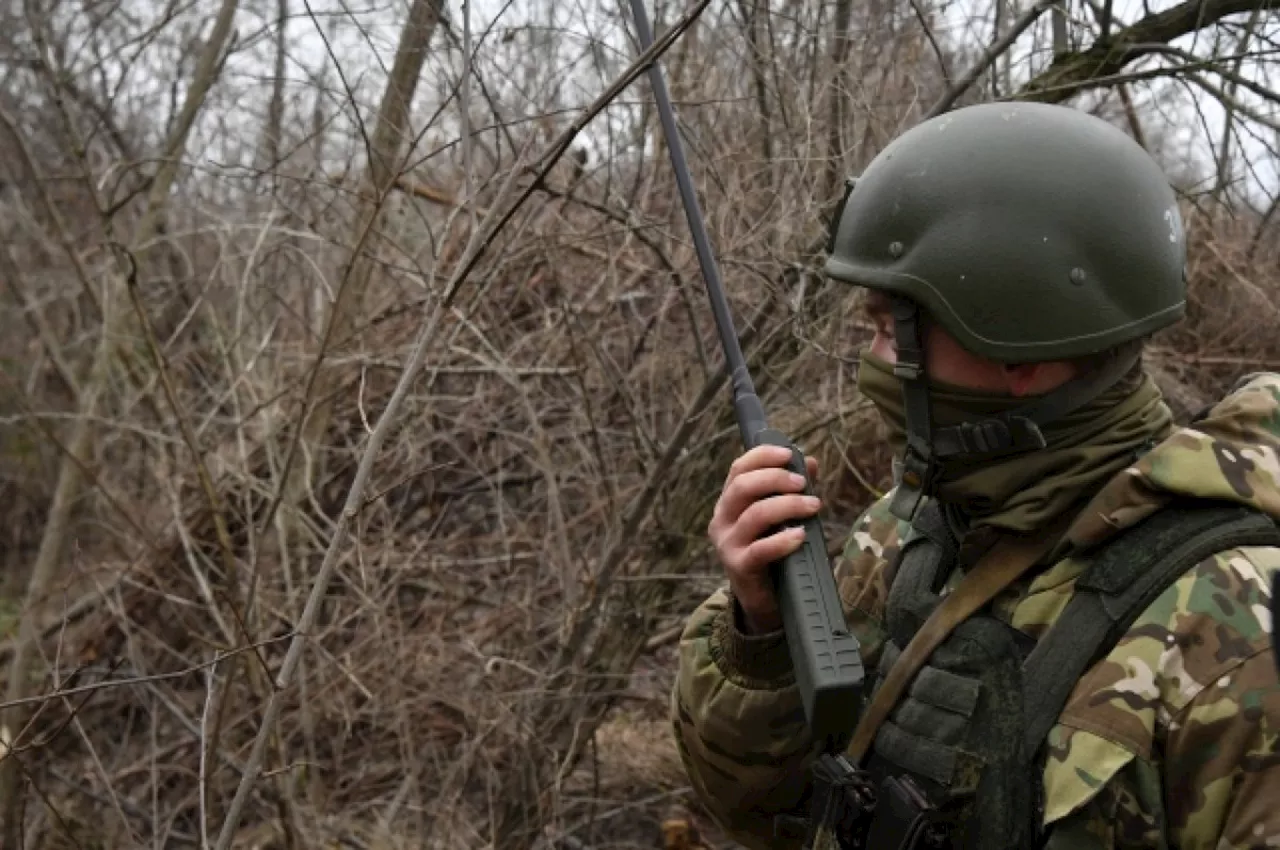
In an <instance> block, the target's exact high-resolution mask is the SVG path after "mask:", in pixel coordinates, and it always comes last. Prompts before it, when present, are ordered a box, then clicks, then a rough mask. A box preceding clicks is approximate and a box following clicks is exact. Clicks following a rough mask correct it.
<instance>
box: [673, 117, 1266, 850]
mask: <svg viewBox="0 0 1280 850" xmlns="http://www.w3.org/2000/svg"><path fill="white" fill-rule="evenodd" d="M829 247H830V257H829V259H828V261H827V266H826V270H827V273H828V274H829V275H830V276H831V277H833V278H835V279H837V280H840V281H844V282H847V283H849V284H852V285H856V286H860V287H865V288H866V289H867V298H866V302H865V309H866V311H867V315H868V318H869V319H870V321H871V322H872V323H873V324H874V327H875V335H874V338H873V340H872V341H871V343H870V345H869V347H868V348H867V349H866V350H865V351H864V352H862V355H861V358H860V367H859V374H858V384H859V388H860V390H861V392H862V393H863V394H864V395H865V396H866V397H867V398H869V399H870V400H871V401H873V402H874V403H875V405H876V407H877V408H878V410H879V413H880V415H881V417H882V418H883V420H884V422H885V424H886V426H887V428H888V432H889V434H890V440H891V442H892V445H893V446H894V448H895V451H896V459H895V464H894V467H895V468H894V484H895V486H894V488H893V490H891V492H890V493H889V494H888V495H886V496H885V497H884V498H882V499H880V500H879V501H878V502H876V503H875V504H873V505H872V506H871V507H870V508H869V509H868V510H867V511H866V512H865V513H864V514H863V516H862V517H860V518H859V519H858V520H857V522H856V523H855V524H854V526H853V529H852V531H851V533H850V536H849V538H848V542H847V545H846V546H845V547H844V549H843V554H842V556H841V557H840V558H839V559H838V560H837V562H836V566H835V571H836V581H837V586H838V587H839V590H840V596H841V600H842V603H843V607H844V613H845V617H846V619H847V621H848V625H849V628H850V630H851V631H852V632H853V634H854V635H855V636H856V637H857V638H858V640H859V642H860V644H861V649H862V653H863V661H864V664H865V666H866V669H867V673H868V676H867V687H866V688H865V689H864V696H863V701H862V704H863V709H862V712H861V714H860V716H859V717H852V718H850V719H849V723H850V726H851V727H853V725H854V724H858V726H857V732H856V734H855V735H854V738H853V743H852V744H851V745H850V747H849V757H850V759H851V761H853V763H854V764H856V765H857V766H859V767H860V768H861V769H864V770H865V771H866V772H867V775H869V776H871V777H872V778H873V779H874V780H875V781H876V782H877V783H878V786H879V789H880V793H881V795H882V799H881V802H880V804H878V805H877V806H876V807H875V810H874V812H873V813H871V814H870V815H869V816H868V817H869V818H870V819H871V823H872V827H871V833H870V834H871V835H872V836H874V840H870V839H868V846H870V847H872V848H874V850H880V848H881V847H883V848H885V850H892V848H895V847H906V846H925V845H921V844H915V845H913V844H911V843H910V840H911V839H910V838H909V837H908V835H907V831H908V829H909V828H910V825H911V823H912V818H913V817H915V816H917V815H924V816H927V818H928V819H929V820H931V821H933V822H936V823H938V824H941V826H942V832H941V834H942V836H944V839H945V840H944V842H943V844H942V846H947V847H955V848H961V847H962V848H966V850H969V848H983V850H987V848H996V849H997V850H998V849H999V848H1023V847H1047V848H1050V850H1068V848H1091V849H1092V848H1119V847H1126V848H1128V847H1148V848H1182V850H1190V848H1218V850H1227V848H1262V847H1273V846H1280V683H1278V682H1277V678H1276V665H1275V657H1274V655H1275V650H1274V649H1273V648H1272V644H1271V634H1270V629H1271V615H1270V612H1269V606H1270V605H1271V602H1272V600H1271V594H1272V580H1273V576H1275V574H1276V572H1277V570H1278V569H1280V532H1278V531H1277V527H1276V524H1275V523H1274V521H1273V518H1274V517H1280V455H1278V450H1280V374H1274V373H1261V374H1255V375H1249V376H1245V377H1244V378H1242V379H1241V380H1240V381H1239V382H1238V383H1237V385H1236V386H1235V387H1233V388H1232V390H1231V391H1230V392H1229V393H1228V394H1227V395H1226V396H1225V397H1224V398H1222V399H1221V400H1220V401H1219V402H1218V403H1216V404H1215V405H1213V406H1212V407H1211V408H1210V409H1208V410H1207V411H1205V412H1203V413H1202V414H1201V415H1200V416H1198V417H1197V418H1196V419H1195V421H1193V422H1192V423H1190V424H1189V425H1187V426H1186V427H1179V426H1177V425H1175V423H1174V422H1173V419H1172V415H1171V413H1170V410H1169V408H1168V407H1167V405H1166V404H1165V403H1164V401H1163V399H1162V397H1161V394H1160V392H1159V390H1158V389H1157V388H1156V386H1155V384H1154V383H1153V381H1152V380H1151V378H1150V377H1149V376H1148V375H1147V374H1146V373H1145V372H1144V370H1143V368H1142V357H1141V355H1142V346H1143V344H1144V341H1145V340H1146V339H1147V338H1148V337H1149V336H1150V335H1151V334H1152V333H1154V332H1155V331H1157V330H1159V329H1161V328H1164V327H1167V326H1169V325H1172V324H1174V323H1175V322H1177V321H1179V320H1180V319H1181V318H1182V317H1183V315H1184V312H1185V255H1186V247H1185V242H1184V235H1183V230H1182V224H1181V218H1180V215H1179V212H1178V208H1177V205H1176V198H1175V195H1174V193H1173V191H1172V189H1171V188H1170V186H1169V183H1168V181H1167V179H1166V178H1165V176H1164V175H1163V173H1162V172H1161V170H1160V169H1159V167H1158V166H1157V165H1156V164H1155V162H1154V161H1153V160H1152V159H1150V158H1149V157H1148V156H1147V154H1146V152H1145V151H1143V150H1142V149H1141V148H1140V147H1139V146H1138V145H1137V144H1136V143H1134V142H1133V141H1132V140H1131V139H1129V137H1128V136H1126V135H1125V134H1123V133H1122V132H1120V131H1119V130H1117V129H1116V128H1114V127H1112V126H1111V125H1109V124H1107V123H1106V122H1104V121H1102V120H1100V119H1097V118H1094V117H1092V116H1089V115H1087V114H1085V113H1083V112H1081V111H1079V110H1075V109H1072V108H1068V107H1062V106H1049V105H1040V104H984V105H979V106H972V107H967V108H964V109H959V110H956V111H954V112H951V113H949V114H946V115H943V116H941V117H939V118H935V119H932V120H930V121H926V122H924V123H922V124H920V125H918V126H916V127H914V128H913V129H911V130H910V131H908V132H907V133H905V134H904V135H902V136H901V137H899V138H898V139H896V140H895V141H894V142H892V143H891V144H890V145H888V146H887V147H886V148H885V150H884V151H883V152H881V153H880V155H879V156H877V157H876V158H875V160H874V161H873V162H872V163H871V164H870V165H869V166H868V168H867V169H866V171H865V173H864V174H863V175H862V176H861V177H860V178H859V179H857V180H856V181H850V187H849V191H848V192H847V194H846V197H845V201H844V205H843V207H842V210H841V213H840V215H839V217H838V219H837V221H836V224H835V226H834V228H833V232H832V238H831V244H830V246H829ZM786 461H787V452H786V451H784V450H780V449H777V448H775V447H768V446H765V447H759V448H756V449H754V450H752V451H750V452H747V453H745V454H743V455H742V456H740V457H739V458H738V459H737V460H736V461H735V462H734V463H733V465H732V467H731V468H730V470H729V473H728V478H727V479H726V481H725V484H724V488H723V491H722V493H721V495H720V498H719V501H718V502H717V504H716V507H715V513H714V517H713V518H712V520H711V522H710V525H709V528H708V534H709V536H710V539H711V541H712V542H713V543H714V546H715V550H716V553H717V556H718V558H719V561H720V563H721V565H722V567H723V569H724V571H725V573H726V575H727V578H728V586H727V587H726V588H723V589H721V590H720V591H718V592H716V593H715V594H714V595H712V596H711V597H710V598H709V599H707V600H706V601H705V602H703V603H702V605H700V606H699V607H698V608H697V610H696V611H695V612H694V613H693V615H692V616H691V618H690V620H689V622H688V624H687V626H686V628H685V631H684V633H683V635H682V638H681V643H680V655H679V670H678V676H677V681H676V684H675V688H674V691H673V694H672V720H673V724H674V729H675V735H676V740H677V743H678V746H679V749H680V752H681V755H682V758H683V760H684V764H685V768H686V770H687V772H688V775H689V778H690V780H691V781H692V784H693V787H694V789H695V790H696V792H697V794H698V796H699V798H700V799H701V801H702V802H703V804H704V805H705V806H706V807H707V809H708V810H709V811H710V812H711V813H712V815H713V816H714V817H715V819H716V820H717V822H718V823H719V824H720V825H721V826H722V827H723V828H724V829H725V830H726V832H727V833H728V834H729V835H730V836H731V837H732V838H734V839H735V840H737V841H739V842H741V843H742V844H745V845H746V846H748V847H751V848H766V847H770V848H774V847H796V846H799V845H800V844H801V842H802V841H803V836H804V834H805V829H804V828H803V827H804V826H805V824H804V823H803V819H804V818H806V817H807V816H808V815H809V803H810V796H811V793H812V784H811V781H812V780H811V779H810V775H809V772H808V770H807V768H808V766H809V765H810V764H811V762H812V759H813V758H814V746H813V742H811V741H810V740H809V739H808V737H807V728H806V724H805V718H804V714H803V711H802V708H801V702H800V697H799V695H798V693H797V690H796V687H795V684H794V679H793V675H792V673H791V665H790V659H789V657H788V654H787V650H786V645H785V635H784V632H783V631H782V627H781V620H780V617H779V613H778V608H777V602H776V598H775V597H774V593H773V586H772V583H771V581H770V579H769V572H768V568H769V565H770V563H772V562H774V561H775V560H776V559H778V558H780V557H782V556H784V555H786V554H788V553H789V552H790V551H792V550H793V549H795V548H796V547H797V546H798V544H799V542H800V540H801V536H800V534H799V532H798V530H782V531H777V532H776V533H769V530H770V529H774V528H776V527H777V525H778V524H779V523H782V522H785V521H787V520H795V519H801V518H804V517H807V516H811V515H813V514H815V513H816V512H817V511H818V510H819V507H820V504H819V502H818V500H817V499H814V498H811V497H804V496H802V495H799V494H798V493H797V491H798V490H800V489H801V488H802V487H801V482H800V481H798V480H795V478H794V477H792V476H791V475H790V473H788V472H787V471H786V470H785V469H783V468H782V467H783V466H784V465H785V463H786ZM808 468H809V472H810V475H811V477H813V476H816V475H817V472H818V470H817V465H816V463H815V461H814V459H812V458H809V459H808ZM962 598H963V599H969V600H976V601H975V602H973V607H974V609H975V610H974V613H972V614H969V615H964V616H962V615H955V614H953V613H951V612H954V611H955V610H956V609H955V608H952V607H950V603H948V600H951V599H954V600H960V599H962ZM955 604H956V605H960V602H958V601H957V602H955ZM898 665H904V666H902V667H899V666H898ZM895 668H896V669H897V670H898V672H897V673H896V674H895V676H894V677H891V678H889V679H886V676H888V675H889V673H890V671H894V670H895ZM890 797H892V799H889V798H890ZM904 812H905V814H904ZM808 826H810V827H811V826H812V824H808ZM841 837H842V838H845V839H846V840H849V839H848V836H844V835H841ZM917 840H918V839H917ZM928 846H936V845H928Z"/></svg>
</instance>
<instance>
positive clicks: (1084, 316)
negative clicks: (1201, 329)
mask: <svg viewBox="0 0 1280 850" xmlns="http://www.w3.org/2000/svg"><path fill="white" fill-rule="evenodd" d="M828 248H829V253H830V256H829V258H828V260H827V264H826V271H827V274H828V275H829V276H830V277H832V278H835V279H837V280H842V281H846V282H848V283H852V284H857V285H860V286H866V287H869V288H872V289H877V290H880V291H883V292H886V293H888V294H889V295H890V296H892V300H893V316H894V322H895V325H896V331H895V334H896V338H897V362H896V364H895V367H894V371H895V374H897V376H898V377H899V379H900V380H901V381H902V382H903V397H904V402H905V409H906V418H907V441H906V447H905V449H904V454H903V456H902V457H901V458H899V459H898V462H897V464H896V465H895V473H896V475H895V477H896V478H897V484H898V486H897V488H896V492H895V495H894V499H893V502H892V503H891V505H890V509H891V510H892V511H893V513H894V514H895V515H897V516H899V517H901V518H903V519H907V520H910V519H912V518H913V517H914V515H915V513H916V510H917V509H918V507H919V505H920V500H921V497H922V496H924V495H928V494H930V492H931V489H932V484H933V482H934V480H935V478H936V475H937V471H938V459H939V458H947V457H956V456H972V457H974V458H978V459H984V458H998V457H1003V456H1008V455H1014V454H1018V453H1023V452H1028V451H1035V450H1037V449H1040V448H1043V447H1044V446H1045V440H1044V436H1043V434H1042V432H1041V430H1040V426H1042V425H1044V424H1046V423H1048V422H1051V421H1053V420H1055V419H1058V418H1060V417H1062V416H1065V415H1066V414H1068V413H1070V412H1072V411H1074V410H1077V409H1079V408H1081V407H1082V406H1084V405H1085V404H1087V403H1089V402H1090V401H1092V400H1093V399H1094V398H1096V397H1097V396H1098V395H1099V394H1100V393H1102V392H1103V391H1104V390H1106V389H1107V388H1108V387H1110V386H1112V385H1113V384H1114V383H1115V382H1116V381H1118V380H1119V379H1120V378H1121V377H1122V376H1123V375H1124V374H1125V373H1127V372H1128V371H1129V370H1130V369H1131V368H1132V367H1133V366H1134V365H1135V363H1136V362H1137V360H1138V358H1139V356H1140V349H1139V342H1138V341H1139V340H1141V339H1142V338H1144V337H1146V336H1148V335H1149V334H1151V333H1152V332H1154V331H1156V330H1158V329H1160V328H1162V327H1165V326H1167V325H1170V324H1173V323H1174V322H1176V321H1178V320H1179V319H1180V318H1181V317H1182V316H1183V314H1184V312H1185V309H1186V298H1185V291H1186V278H1185V268H1186V244H1185V239H1184V235H1183V229H1182V219H1181V216H1180V214H1179V211H1178V206H1177V199H1176V197H1175V195H1174V192H1173V189H1172V187H1171V186H1170V185H1169V181H1168V180H1167V178H1166V177H1165V175H1164V174H1163V172H1162V171H1161V169H1160V167H1159V166H1158V165H1157V164H1156V163H1155V162H1154V161H1153V160H1152V159H1151V158H1150V157H1149V156H1148V155H1147V153H1146V151H1144V150H1143V149H1142V148H1141V147H1140V146H1139V145H1138V144H1137V143H1136V142H1134V141H1133V140H1132V139H1130V138H1129V137H1128V136H1126V135H1125V134H1124V133H1123V132H1121V131H1120V130H1118V129H1117V128H1115V127H1112V126H1111V125H1110V124H1108V123H1106V122H1105V121H1103V120H1101V119H1099V118H1095V117H1093V116H1091V115H1088V114H1086V113H1084V112H1081V111H1079V110H1076V109H1073V108H1071V107H1066V106H1052V105H1048V104H1039V103H998V104H996V103H988V104H981V105H977V106H969V107H965V108H963V109H958V110H956V111H954V112H950V113H947V114H944V115H942V116H939V117H937V118H933V119H930V120H928V121H925V122H923V123H921V124H919V125H917V126H915V127H914V128H912V129H911V130H909V131H907V132H906V133H904V134H903V135H901V136H899V137H898V138H897V139H895V140H894V141H893V142H891V143H890V144H889V145H888V146H887V147H885V149H884V150H883V151H881V152H880V154H879V155H878V156H877V157H876V158H875V159H874V160H873V161H872V162H871V164H870V165H869V166H867V169H866V171H865V172H864V173H863V174H862V175H861V176H860V177H858V178H857V179H856V180H850V181H849V183H848V190H847V192H846V195H845V198H844V201H843V204H842V207H841V210H840V213H839V215H838V217H837V219H836V221H835V224H834V226H833V228H832V232H831V240H830V243H829V246H828ZM921 310H923V311H925V312H926V313H927V314H928V315H929V317H930V319H931V320H933V321H936V322H937V323H938V324H939V325H941V326H942V328H943V329H945V330H946V331H947V332H948V333H950V334H951V336H953V337H955V339H956V340H957V341H958V342H959V343H960V344H961V345H962V346H964V347H965V348H966V349H968V350H969V351H971V352H973V353H975V354H977V355H980V356H984V357H987V358H990V359H992V360H997V361H1001V362H1005V363H1031V362H1038V361H1046V360H1060V359H1074V358H1079V357H1083V356H1085V355H1093V354H1099V353H1102V352H1107V356H1105V357H1103V358H1102V361H1101V363H1100V364H1099V365H1098V366H1097V367H1096V368H1094V369H1092V370H1091V371H1088V372H1086V373H1085V374H1083V375H1080V376H1079V377H1076V378H1074V379H1073V380H1071V381H1068V382H1067V383H1065V384H1064V385H1062V386H1061V387H1058V388H1057V389H1055V390H1053V391H1051V392H1049V393H1046V394H1045V395H1042V396H1039V397H1037V398H1034V399H1031V400H1029V401H1028V403H1027V404H1026V405H1023V406H1022V407H1020V408H1019V409H1018V410H1015V411H1012V412H1010V413H1007V414H1004V415H1002V416H998V417H991V418H986V419H982V420H980V421H976V422H966V423H963V424H961V425H958V426H952V427H948V428H934V427H932V424H931V420H932V416H931V413H930V402H929V393H928V378H927V376H926V375H925V371H924V355H923V349H922V343H921V328H920V322H919V319H920V312H921Z"/></svg>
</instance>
